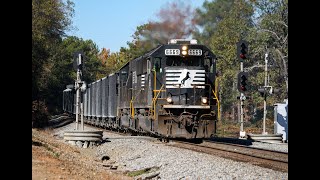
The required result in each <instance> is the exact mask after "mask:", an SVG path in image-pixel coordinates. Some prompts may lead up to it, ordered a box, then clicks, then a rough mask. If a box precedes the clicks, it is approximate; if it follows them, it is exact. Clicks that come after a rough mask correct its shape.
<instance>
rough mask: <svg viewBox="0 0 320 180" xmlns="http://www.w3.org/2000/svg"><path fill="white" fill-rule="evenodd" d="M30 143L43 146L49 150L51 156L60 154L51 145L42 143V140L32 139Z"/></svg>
mask: <svg viewBox="0 0 320 180" xmlns="http://www.w3.org/2000/svg"><path fill="white" fill-rule="evenodd" d="M32 145H34V146H41V147H44V148H45V149H46V150H47V151H49V152H51V153H52V154H53V156H54V157H56V158H58V157H59V156H60V153H58V152H55V151H54V150H53V149H52V148H51V147H49V145H48V144H44V143H42V142H39V141H34V140H32Z"/></svg>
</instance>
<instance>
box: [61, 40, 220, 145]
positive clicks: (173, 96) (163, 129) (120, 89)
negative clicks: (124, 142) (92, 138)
mask: <svg viewBox="0 0 320 180" xmlns="http://www.w3.org/2000/svg"><path fill="white" fill-rule="evenodd" d="M215 80H216V56H215V55H214V54H213V52H212V51H211V50H210V49H209V48H207V47H206V46H204V45H200V44H198V43H197V41H196V40H194V39H191V40H186V39H172V40H170V41H169V42H168V44H163V45H159V46H158V47H156V48H154V49H152V50H150V51H148V52H147V53H145V54H144V55H142V56H140V57H138V58H135V59H132V60H130V61H129V62H128V63H126V64H125V65H124V66H122V67H121V68H120V69H119V70H118V71H116V72H115V73H113V74H110V75H108V76H106V77H104V78H102V79H99V80H97V81H95V82H92V83H90V84H88V85H87V89H86V91H85V92H83V93H81V96H82V97H81V98H82V103H83V113H84V115H83V116H84V122H85V123H88V124H91V125H95V126H100V127H103V128H109V129H117V130H122V131H130V132H135V133H138V134H146V135H152V136H158V137H165V138H185V139H195V138H209V137H211V136H213V135H214V134H215V133H216V130H217V127H216V122H217V117H218V110H219V107H218V106H219V100H218V96H217V90H216V89H217V88H216V86H215V85H216V84H215ZM75 98H76V93H75V90H74V89H65V90H64V91H63V110H64V111H65V112H68V113H71V114H75V112H76V111H75V109H76V108H75Z"/></svg>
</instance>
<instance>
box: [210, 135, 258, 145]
mask: <svg viewBox="0 0 320 180" xmlns="http://www.w3.org/2000/svg"><path fill="white" fill-rule="evenodd" d="M205 140H208V141H214V142H224V143H230V144H239V145H245V146H249V145H252V142H253V141H252V140H247V139H237V138H226V137H213V138H209V139H205Z"/></svg>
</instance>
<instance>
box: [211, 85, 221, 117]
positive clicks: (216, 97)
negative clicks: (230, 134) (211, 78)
mask: <svg viewBox="0 0 320 180" xmlns="http://www.w3.org/2000/svg"><path fill="white" fill-rule="evenodd" d="M212 93H213V95H214V96H215V98H213V99H216V100H217V104H218V107H217V108H218V119H219V120H220V101H219V98H218V96H217V94H216V92H215V91H214V90H213V89H212Z"/></svg>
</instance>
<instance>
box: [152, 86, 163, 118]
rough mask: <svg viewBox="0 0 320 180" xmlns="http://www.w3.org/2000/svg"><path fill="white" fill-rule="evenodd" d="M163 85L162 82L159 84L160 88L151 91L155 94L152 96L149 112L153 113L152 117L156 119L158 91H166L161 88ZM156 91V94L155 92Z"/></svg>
mask: <svg viewBox="0 0 320 180" xmlns="http://www.w3.org/2000/svg"><path fill="white" fill-rule="evenodd" d="M163 87H164V84H163V85H162V86H161V88H160V89H158V90H157V89H154V90H153V92H154V94H155V97H154V98H152V109H151V113H153V119H156V101H157V99H158V96H159V94H160V92H163V91H166V90H162V88H163ZM157 92H158V94H156V93H157Z"/></svg>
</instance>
